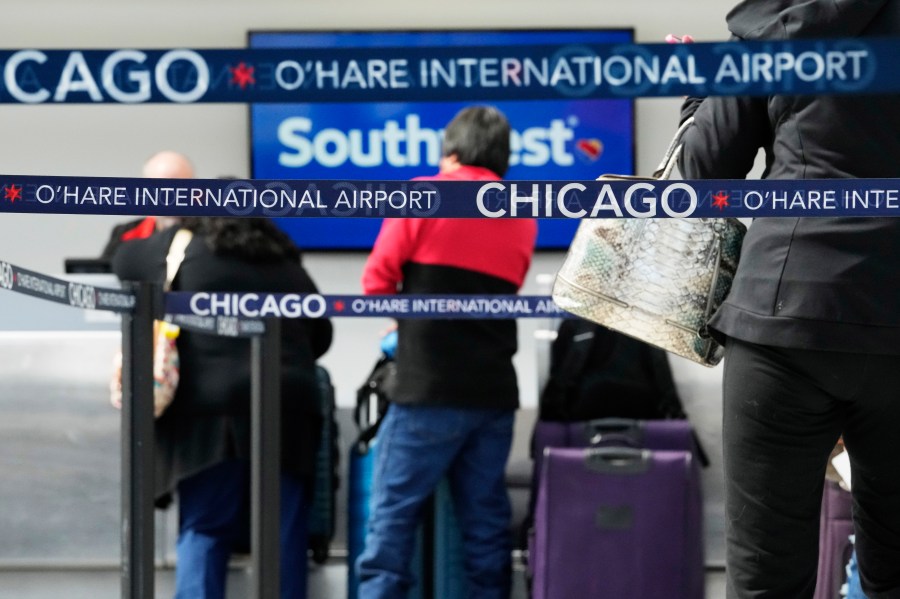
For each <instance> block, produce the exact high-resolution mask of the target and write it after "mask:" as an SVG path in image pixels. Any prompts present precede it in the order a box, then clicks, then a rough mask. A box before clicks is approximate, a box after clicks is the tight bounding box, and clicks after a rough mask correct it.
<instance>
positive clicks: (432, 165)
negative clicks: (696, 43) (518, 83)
mask: <svg viewBox="0 0 900 599" xmlns="http://www.w3.org/2000/svg"><path fill="white" fill-rule="evenodd" d="M633 38H634V33H633V31H632V30H631V29H599V30H598V29H577V30H573V29H566V30H503V31H475V30H470V31H403V32H394V31H378V32H374V31H372V32H269V31H254V32H250V34H249V46H250V47H251V48H317V49H323V48H402V49H404V51H406V52H408V55H409V57H410V58H411V61H410V62H412V63H414V64H419V65H420V68H421V69H424V70H425V72H422V73H419V76H420V77H422V78H424V80H426V81H427V80H428V78H429V77H442V78H446V77H448V76H451V75H452V76H454V77H465V76H467V73H466V71H465V70H462V71H458V72H454V73H452V74H450V73H447V72H444V71H441V64H440V63H437V64H432V63H430V62H429V61H424V60H423V61H418V62H417V61H416V60H415V56H416V53H417V49H424V48H434V47H440V48H455V49H458V54H459V56H460V60H459V61H457V63H458V64H462V65H465V64H466V63H465V60H464V58H465V56H466V54H467V49H471V48H477V47H497V46H503V47H512V46H525V45H540V44H546V45H571V46H572V47H579V45H591V44H616V43H622V44H629V43H632V41H633ZM428 69H434V70H435V72H433V73H431V72H429V71H428ZM483 70H484V69H482V71H483ZM497 71H498V74H497V76H506V75H509V76H513V75H514V74H513V73H506V75H504V72H503V65H502V64H498V65H497ZM533 75H534V76H552V74H544V73H534V74H533ZM388 76H390V72H389V67H388V68H386V69H385V70H384V71H379V72H376V73H365V74H361V77H362V78H363V79H362V80H363V81H364V80H365V77H388ZM472 103H478V101H472V102H458V101H447V102H436V101H433V100H429V101H424V100H421V99H417V98H416V97H415V91H414V90H411V92H410V97H409V100H408V101H405V102H342V103H304V104H269V103H266V104H262V103H260V104H252V105H251V106H250V143H251V176H252V177H253V178H255V179H345V180H346V179H362V180H369V181H372V180H405V179H411V178H413V177H418V176H423V175H433V174H435V173H437V170H438V161H439V159H440V146H441V137H442V134H443V127H444V126H445V125H446V124H447V123H448V122H449V121H450V119H452V118H453V116H454V115H455V114H456V113H457V112H458V111H459V110H460V109H462V108H464V107H465V106H466V105H469V104H472ZM483 103H490V104H493V105H495V106H497V107H498V108H499V109H500V110H502V111H503V112H504V113H505V114H506V116H507V117H508V118H509V121H510V124H511V125H512V129H513V134H512V140H511V142H512V143H511V145H512V156H511V161H510V169H509V171H508V172H507V174H506V177H505V178H506V179H508V180H532V181H533V180H590V179H595V178H596V177H598V176H599V175H601V174H603V173H624V174H627V173H632V172H633V171H634V104H633V101H632V100H631V99H613V100H610V99H577V98H576V99H572V98H568V99H564V100H517V101H508V100H503V101H492V100H490V99H489V98H485V99H484V101H483ZM279 225H280V226H282V227H283V228H284V229H285V230H286V231H287V232H288V233H289V234H290V235H291V236H292V237H293V239H294V240H295V241H296V242H297V244H298V245H299V246H300V247H301V248H303V249H304V250H368V249H369V248H371V246H372V243H373V242H374V241H375V237H376V235H377V234H378V230H379V228H380V226H381V221H380V220H379V219H316V218H294V219H291V218H283V219H279ZM577 225H578V223H577V221H560V220H556V221H553V220H542V221H540V223H539V227H538V241H537V247H538V248H539V249H565V248H567V247H568V246H569V243H570V242H571V239H572V235H573V234H574V232H575V228H576V227H577Z"/></svg>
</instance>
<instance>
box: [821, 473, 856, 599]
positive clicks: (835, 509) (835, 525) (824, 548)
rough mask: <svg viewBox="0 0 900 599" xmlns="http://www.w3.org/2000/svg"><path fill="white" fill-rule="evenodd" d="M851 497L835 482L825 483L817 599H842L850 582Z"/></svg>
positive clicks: (851, 547) (828, 481) (851, 548)
mask: <svg viewBox="0 0 900 599" xmlns="http://www.w3.org/2000/svg"><path fill="white" fill-rule="evenodd" d="M851 504H852V500H851V496H850V492H849V491H845V490H844V489H842V488H841V487H840V485H838V484H837V483H836V482H834V481H831V480H826V481H825V492H824V493H823V494H822V515H821V518H820V521H819V569H818V576H817V578H816V593H815V595H813V598H814V599H839V598H840V596H841V586H842V585H843V584H844V582H845V581H846V580H847V572H846V566H847V563H848V562H849V561H850V554H851V553H852V552H853V544H852V543H851V542H850V535H852V534H853V520H852V517H851V509H852V508H851Z"/></svg>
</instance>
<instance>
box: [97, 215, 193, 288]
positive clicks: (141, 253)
mask: <svg viewBox="0 0 900 599" xmlns="http://www.w3.org/2000/svg"><path fill="white" fill-rule="evenodd" d="M177 231H178V227H170V228H169V229H166V230H165V231H161V232H159V233H155V234H153V235H151V236H150V237H147V238H146V239H135V240H132V241H129V242H127V243H122V244H120V245H119V246H118V247H117V248H116V249H115V252H114V253H113V255H112V261H111V265H112V271H113V273H115V274H116V276H117V277H119V280H122V281H147V282H153V283H162V282H163V281H164V280H165V278H166V255H167V254H168V253H169V246H170V245H171V244H172V239H173V238H174V237H175V233H176V232H177Z"/></svg>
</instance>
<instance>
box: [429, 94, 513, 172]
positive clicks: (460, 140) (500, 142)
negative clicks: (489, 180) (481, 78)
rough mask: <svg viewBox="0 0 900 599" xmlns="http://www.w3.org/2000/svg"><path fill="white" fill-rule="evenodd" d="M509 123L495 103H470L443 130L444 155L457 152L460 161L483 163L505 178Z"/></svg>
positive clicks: (472, 163)
mask: <svg viewBox="0 0 900 599" xmlns="http://www.w3.org/2000/svg"><path fill="white" fill-rule="evenodd" d="M509 137H510V126H509V121H508V120H507V119H506V116H505V115H504V114H503V113H502V112H500V110H498V109H497V108H495V107H493V106H469V107H467V108H463V109H462V110H461V111H459V112H458V113H457V114H456V116H455V117H453V120H452V121H450V122H449V123H448V124H447V127H446V129H444V143H443V147H442V149H443V155H444V156H450V155H452V154H456V159H457V160H458V161H459V163H460V164H465V165H469V166H480V167H483V168H486V169H489V170H491V171H493V172H494V173H495V174H496V175H498V176H500V177H502V176H503V175H505V174H506V170H507V169H508V168H509V143H510V141H509Z"/></svg>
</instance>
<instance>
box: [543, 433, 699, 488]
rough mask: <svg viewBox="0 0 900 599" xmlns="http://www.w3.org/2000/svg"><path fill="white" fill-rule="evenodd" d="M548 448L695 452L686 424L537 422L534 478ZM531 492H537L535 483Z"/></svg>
mask: <svg viewBox="0 0 900 599" xmlns="http://www.w3.org/2000/svg"><path fill="white" fill-rule="evenodd" d="M547 447H633V448H636V449H680V450H685V451H692V452H695V451H696V449H697V445H696V441H695V440H694V434H693V429H692V428H691V425H690V423H689V422H688V421H687V420H631V419H627V418H601V419H598V420H588V421H584V422H549V421H545V420H539V421H538V422H537V423H536V424H535V427H534V436H533V437H532V454H533V456H534V474H535V475H536V476H538V477H539V476H540V472H541V460H542V459H543V453H544V449H545V448H547ZM534 489H535V490H536V489H537V481H535V484H534Z"/></svg>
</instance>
